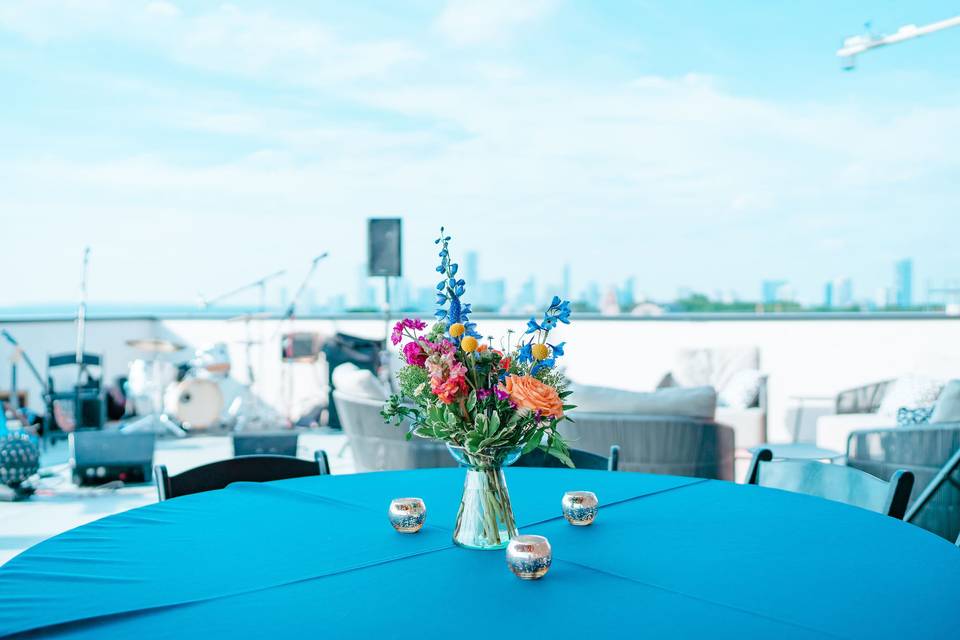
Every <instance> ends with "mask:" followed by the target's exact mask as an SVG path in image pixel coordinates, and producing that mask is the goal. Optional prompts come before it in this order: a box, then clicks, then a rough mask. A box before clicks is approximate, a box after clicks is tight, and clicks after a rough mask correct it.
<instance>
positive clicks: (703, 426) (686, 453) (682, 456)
mask: <svg viewBox="0 0 960 640" xmlns="http://www.w3.org/2000/svg"><path fill="white" fill-rule="evenodd" d="M574 418H575V419H576V422H561V423H560V424H559V425H558V430H559V431H560V433H561V435H563V436H564V437H565V438H566V439H567V441H568V442H570V443H573V444H575V445H576V446H577V448H578V449H582V450H584V451H589V452H591V453H595V454H597V455H607V452H609V451H610V447H611V446H613V445H617V446H618V447H619V451H618V454H619V456H618V458H619V459H618V465H617V469H618V470H619V471H639V472H642V473H663V474H669V475H675V476H693V477H697V478H711V479H714V480H731V481H732V480H733V455H734V433H733V429H732V428H730V427H728V426H726V425H721V424H717V423H716V422H713V421H711V420H705V419H702V418H688V417H682V416H645V415H629V414H619V413H576V414H574Z"/></svg>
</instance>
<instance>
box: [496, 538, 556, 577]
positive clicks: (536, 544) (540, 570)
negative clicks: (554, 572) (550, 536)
mask: <svg viewBox="0 0 960 640" xmlns="http://www.w3.org/2000/svg"><path fill="white" fill-rule="evenodd" d="M552 560H553V554H552V552H551V551H550V541H549V540H547V539H546V538H544V537H543V536H533V535H518V536H514V537H513V538H512V539H511V540H510V544H508V545H507V566H508V567H510V571H513V573H514V575H516V576H517V577H518V578H520V579H521V580H539V579H540V578H542V577H543V576H544V575H546V573H547V571H548V570H549V569H550V562H551V561H552Z"/></svg>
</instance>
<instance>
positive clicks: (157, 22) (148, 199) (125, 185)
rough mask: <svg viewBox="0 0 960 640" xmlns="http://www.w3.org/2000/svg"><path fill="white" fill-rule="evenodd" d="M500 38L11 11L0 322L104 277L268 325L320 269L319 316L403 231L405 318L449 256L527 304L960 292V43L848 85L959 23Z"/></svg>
mask: <svg viewBox="0 0 960 640" xmlns="http://www.w3.org/2000/svg"><path fill="white" fill-rule="evenodd" d="M477 6H479V5H476V4H475V3H471V2H470V1H469V0H449V1H443V0H427V1H425V2H417V3H413V5H411V6H408V7H404V8H399V7H397V6H394V5H391V4H390V3H378V4H377V5H376V7H377V8H376V9H375V10H373V9H371V10H365V9H362V8H360V7H357V6H354V5H350V4H344V3H307V2H302V1H301V2H290V3H270V2H266V1H265V0H237V1H235V2H233V3H231V4H223V3H220V2H207V1H200V2H196V3H189V4H188V3H183V2H177V1H176V0H124V1H121V0H98V1H97V2H93V3H76V2H57V0H51V1H50V2H49V3H46V2H45V3H35V2H30V1H27V0H7V1H6V2H3V3H0V73H2V74H3V76H4V81H5V86H6V88H7V90H8V92H9V95H10V96H13V97H15V99H11V100H7V101H4V102H3V103H2V104H0V137H2V139H3V140H4V141H5V142H6V143H7V144H5V145H3V148H2V150H0V186H2V188H0V212H2V213H0V216H2V218H3V226H2V228H3V233H4V234H5V236H7V237H10V238H16V239H17V241H15V242H8V243H5V245H4V251H3V253H2V257H0V261H2V264H3V265H4V267H5V272H6V273H16V274H17V277H11V278H7V279H6V280H5V281H4V286H3V287H0V306H2V307H10V306H14V305H30V304H32V305H37V304H45V303H56V302H58V301H60V302H68V301H72V300H74V299H76V298H77V297H78V282H79V278H80V275H79V274H80V262H81V253H82V250H83V247H84V246H90V247H91V249H92V253H91V261H90V279H89V295H90V299H91V300H92V301H109V302H117V303H125V304H141V303H153V304H169V303H180V304H190V303H192V302H193V301H194V300H195V299H196V298H197V296H198V295H200V294H204V295H207V296H211V295H216V294H217V293H219V292H223V291H229V290H230V289H231V288H234V287H237V286H240V285H242V284H244V283H245V282H251V281H253V280H256V279H257V278H260V277H262V276H263V275H264V274H268V273H272V272H274V271H277V270H279V269H286V270H287V274H286V275H285V276H284V277H283V278H281V279H279V280H277V281H275V282H274V283H273V284H272V285H271V292H272V293H271V296H272V299H273V300H277V299H278V297H279V290H280V288H281V287H285V288H286V289H287V290H288V292H292V291H295V290H296V288H297V286H298V284H299V281H300V280H301V279H302V277H303V274H304V273H305V272H306V270H307V269H308V267H309V264H310V261H311V260H312V258H313V257H315V256H316V255H318V254H320V253H322V252H323V251H329V252H330V257H329V259H327V260H325V261H324V262H323V263H322V265H321V266H320V268H319V269H318V271H317V273H316V276H315V279H314V282H313V284H312V285H311V286H312V287H313V288H314V289H315V290H316V293H315V294H314V295H315V299H316V302H317V304H320V303H321V302H322V301H325V300H326V299H327V298H329V297H330V296H337V295H341V294H342V292H350V290H351V289H352V288H353V283H354V281H355V279H356V277H357V275H356V267H357V265H358V264H360V263H362V262H363V261H364V259H365V243H366V238H365V222H366V219H367V218H368V217H380V216H400V217H403V218H404V239H405V242H404V256H405V260H406V263H405V265H404V267H405V273H406V276H407V277H408V278H410V279H411V282H412V285H411V286H412V287H413V288H414V289H416V288H417V287H419V286H426V285H427V284H429V277H430V275H431V273H432V269H433V266H434V264H433V261H434V258H435V256H434V255H433V245H432V244H431V243H432V239H433V237H435V234H436V233H437V230H438V228H439V227H440V226H441V225H446V226H447V227H448V228H449V229H450V230H451V231H452V233H453V234H454V236H455V241H454V243H455V244H454V249H455V252H456V256H457V257H458V259H461V260H464V259H465V258H466V254H467V253H468V252H470V251H476V252H478V256H479V258H480V261H481V265H480V270H481V279H482V280H484V281H497V280H503V282H504V293H503V295H506V296H507V298H511V297H513V296H517V295H521V297H523V296H526V297H529V295H528V294H529V286H527V288H526V290H524V287H525V285H528V283H529V281H530V279H531V278H532V279H533V281H534V282H535V283H536V284H537V288H538V289H544V290H545V289H547V288H550V287H554V288H556V287H559V289H560V290H563V288H564V287H565V286H566V288H567V289H568V290H570V291H571V293H572V294H573V295H579V294H580V293H581V292H582V291H585V290H587V295H586V297H588V298H589V299H591V300H598V301H599V302H598V304H600V303H606V304H608V305H609V304H613V303H616V304H622V303H624V300H609V297H610V296H609V295H608V294H609V293H610V285H614V286H615V287H616V288H617V289H618V290H624V291H625V289H626V288H625V287H624V283H625V282H626V280H627V279H628V278H630V277H633V278H635V287H634V288H635V290H636V295H637V296H640V295H645V296H648V297H650V298H652V299H654V300H670V299H674V298H676V297H678V295H679V292H680V291H681V290H689V291H692V292H701V293H706V294H707V295H709V296H710V297H715V298H722V299H731V300H732V299H733V298H734V297H742V298H744V299H747V298H751V299H752V298H756V297H758V296H760V295H761V293H762V292H761V287H762V284H761V283H762V281H763V280H771V281H774V280H785V281H788V282H789V287H790V288H791V289H792V294H791V295H792V296H793V297H795V298H796V299H798V300H800V301H801V302H804V303H805V304H815V303H817V302H822V301H823V300H824V290H823V288H824V285H825V283H826V282H828V281H832V280H834V279H836V278H850V280H851V281H852V282H853V283H854V288H855V292H854V295H855V297H856V298H857V299H864V298H866V299H876V298H877V297H878V295H879V292H880V291H881V290H884V289H886V288H887V287H891V286H893V283H892V282H891V265H892V264H893V263H894V262H895V261H897V260H901V259H903V257H905V256H913V257H914V270H915V274H914V287H915V291H914V292H913V297H914V298H915V299H922V298H923V296H924V295H925V293H924V292H925V290H926V288H927V282H928V281H930V280H932V282H933V284H932V286H931V287H930V288H937V289H942V288H951V287H952V285H951V284H950V282H951V280H950V279H951V278H954V277H957V275H960V274H958V271H960V265H958V264H957V261H956V258H955V253H956V252H955V250H954V247H953V245H952V238H955V237H957V235H958V234H960V218H958V216H957V215H956V212H955V204H954V203H956V202H957V201H958V199H960V183H958V182H957V181H956V180H955V179H954V176H956V175H960V158H958V156H957V154H956V153H955V149H956V148H957V146H958V138H957V137H958V136H960V127H958V126H957V124H958V123H960V109H958V108H957V107H956V105H957V104H958V99H957V98H958V97H960V96H958V90H957V89H956V87H957V86H960V84H958V82H957V80H958V78H960V65H957V64H955V61H956V54H955V50H956V46H955V45H956V42H957V38H958V37H960V32H950V33H948V32H945V33H942V34H938V36H937V37H936V38H923V39H919V40H917V41H915V42H911V43H908V44H904V45H903V46H898V47H896V48H889V49H884V50H879V51H876V52H875V53H871V55H870V56H868V57H865V59H864V60H862V61H861V64H859V65H858V67H857V69H856V71H854V72H849V73H844V72H842V71H841V70H840V69H839V66H838V64H837V60H836V57H835V55H834V52H835V51H836V49H837V47H838V46H839V45H840V43H841V42H842V40H843V38H844V37H846V36H849V35H851V34H853V33H857V32H859V31H860V30H861V29H862V25H863V22H864V21H865V20H867V19H872V21H873V27H874V28H875V29H877V30H879V31H886V32H889V31H891V30H893V29H896V28H897V27H899V26H900V25H903V24H908V23H918V24H921V23H925V22H930V21H934V20H937V19H940V18H942V17H943V16H944V15H946V14H948V13H949V11H950V10H951V7H950V6H949V5H948V4H947V3H945V2H934V1H926V2H916V3H910V6H894V5H884V6H876V5H875V4H871V5H860V6H856V3H842V5H841V4H838V3H833V4H824V5H822V6H821V5H814V4H794V5H789V6H788V5H782V6H781V5H777V6H773V5H771V6H758V5H757V4H756V3H750V2H731V3H724V5H723V6H722V7H721V6H718V5H715V4H711V3H695V10H696V12H697V14H698V15H699V16H700V18H701V20H700V22H702V23H703V24H710V25H711V28H710V29H707V30H704V29H701V28H698V27H697V26H696V25H695V24H693V23H691V21H690V20H689V14H690V10H691V7H690V6H686V5H683V6H681V5H677V4H676V3H603V2H601V3H574V2H566V1H563V0H536V1H533V2H519V3H514V2H503V1H500V0H497V1H492V2H485V3H483V7H484V11H483V12H481V13H482V15H483V16H484V20H483V21H482V24H478V23H477V22H476V20H477V15H479V14H478V13H477V11H475V9H476V7H477ZM471 7H473V9H471ZM772 34H775V36H773V35H772ZM587 42H590V43H593V44H592V46H587V45H586V43H587ZM567 263H568V264H569V265H570V269H571V274H569V275H568V277H566V278H565V277H564V274H563V265H564V264H567ZM955 274H956V275H955ZM565 282H566V284H565ZM590 283H596V284H595V286H593V285H591V284H590ZM475 286H476V285H475ZM473 292H474V293H475V294H477V295H481V297H482V296H488V295H489V296H491V297H493V298H496V297H497V296H498V295H500V294H499V293H498V292H497V291H489V292H488V291H478V290H476V289H474V291H473ZM718 292H719V295H718ZM731 292H736V295H734V294H733V293H731ZM543 293H544V291H537V295H543ZM288 295H292V294H289V293H288ZM616 297H617V296H616V294H614V298H616ZM621 297H622V296H621ZM255 298H256V294H253V295H251V299H254V300H255Z"/></svg>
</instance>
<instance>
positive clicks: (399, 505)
mask: <svg viewBox="0 0 960 640" xmlns="http://www.w3.org/2000/svg"><path fill="white" fill-rule="evenodd" d="M388 513H389V516H390V524H392V525H393V528H394V529H396V530H397V531H399V532H400V533H416V532H417V531H420V529H422V528H423V522H424V521H425V520H426V519H427V505H425V504H424V503H423V500H421V499H420V498H395V499H393V500H391V501H390V510H389V512H388Z"/></svg>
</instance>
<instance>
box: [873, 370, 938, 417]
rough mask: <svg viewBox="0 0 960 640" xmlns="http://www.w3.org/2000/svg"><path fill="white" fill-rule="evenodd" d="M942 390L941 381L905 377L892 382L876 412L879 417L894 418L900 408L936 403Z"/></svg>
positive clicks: (913, 375) (913, 376) (922, 377)
mask: <svg viewBox="0 0 960 640" xmlns="http://www.w3.org/2000/svg"><path fill="white" fill-rule="evenodd" d="M942 389H943V381H942V380H936V379H934V378H929V377H927V376H919V375H915V374H910V375H905V376H901V377H899V378H897V379H896V380H894V381H893V382H892V383H891V384H890V386H889V387H887V391H886V393H884V394H883V401H882V402H881V403H880V409H879V410H878V411H877V413H879V414H880V415H883V416H890V417H891V418H892V417H896V415H897V411H898V410H899V409H900V407H926V406H929V405H932V404H933V403H935V402H936V401H937V396H939V395H940V391H941V390H942Z"/></svg>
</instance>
